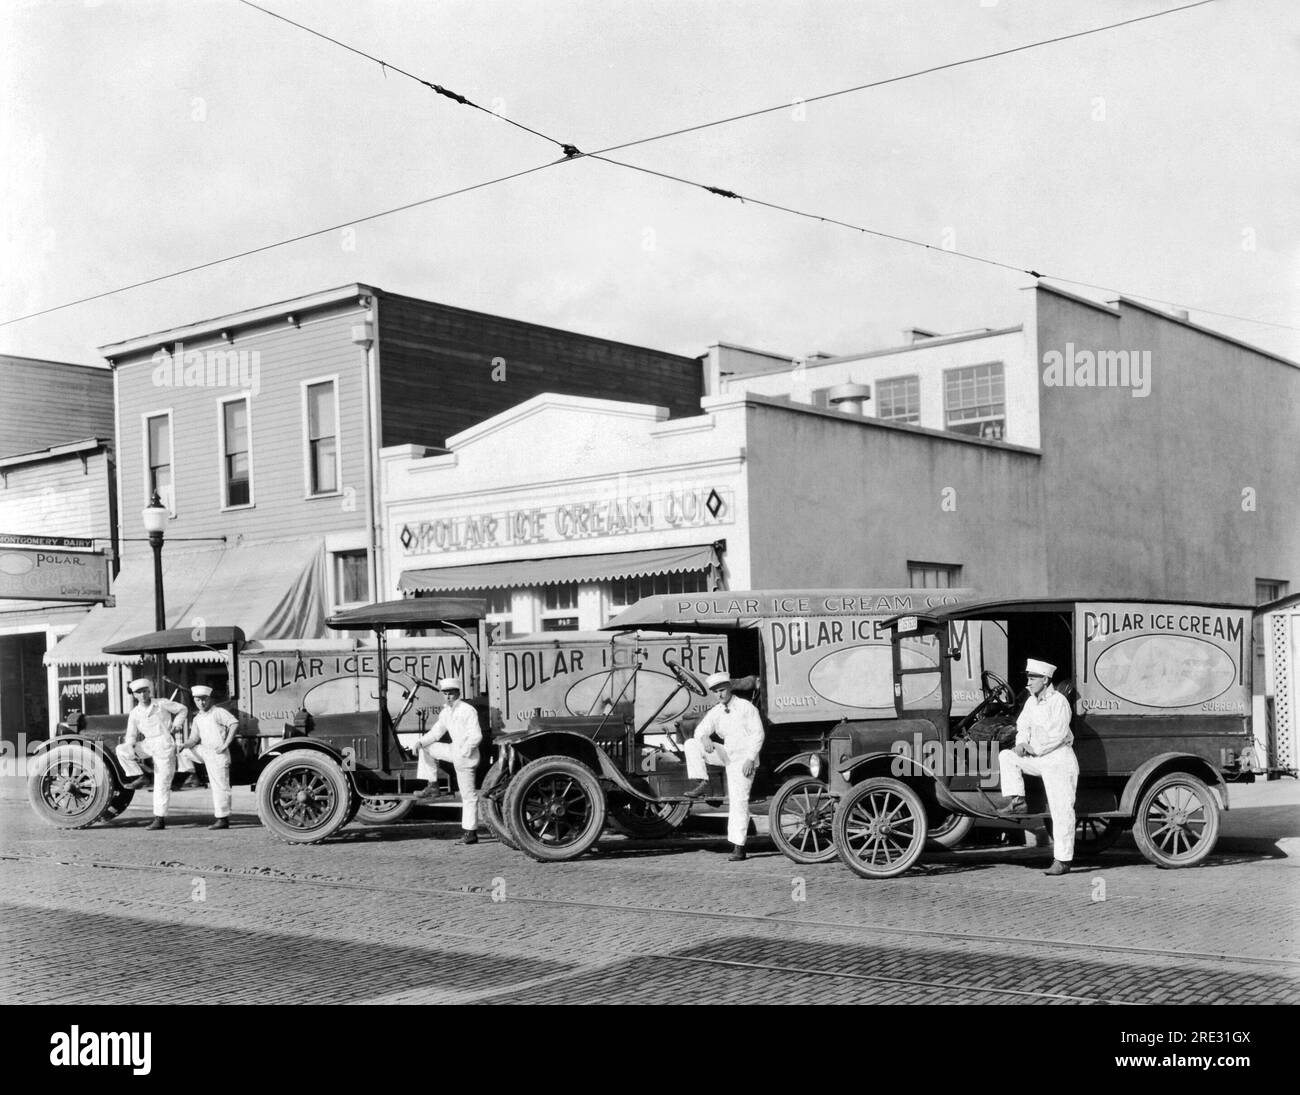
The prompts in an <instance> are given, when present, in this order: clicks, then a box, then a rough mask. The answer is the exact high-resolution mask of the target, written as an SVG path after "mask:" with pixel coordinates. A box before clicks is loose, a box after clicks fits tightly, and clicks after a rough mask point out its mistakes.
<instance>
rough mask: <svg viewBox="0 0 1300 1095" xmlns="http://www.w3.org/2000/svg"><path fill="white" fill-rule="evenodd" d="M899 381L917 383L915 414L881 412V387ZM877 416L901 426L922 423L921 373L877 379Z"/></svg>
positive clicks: (882, 404) (882, 403) (881, 419)
mask: <svg viewBox="0 0 1300 1095" xmlns="http://www.w3.org/2000/svg"><path fill="white" fill-rule="evenodd" d="M1004 379H1005V378H1004ZM899 381H903V382H905V383H908V382H910V383H911V384H913V385H915V387H916V411H915V413H914V414H913V413H912V412H908V414H907V415H906V416H902V415H886V414H883V413H882V412H881V408H882V407H883V406H884V402H883V399H884V397H883V396H882V395H881V389H882V388H883V387H884V386H885V385H886V384H897V383H898V382H899ZM1003 399H1004V402H1005V390H1004V394H1003ZM876 417H877V418H878V419H879V420H880V421H881V422H897V423H898V424H899V425H900V426H919V425H920V424H921V374H920V373H906V374H904V375H902V376H886V377H881V379H879V380H877V381H876ZM912 417H915V421H908V419H909V418H912ZM1004 417H1005V416H1004Z"/></svg>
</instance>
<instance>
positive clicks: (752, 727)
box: [682, 673, 763, 863]
mask: <svg viewBox="0 0 1300 1095" xmlns="http://www.w3.org/2000/svg"><path fill="white" fill-rule="evenodd" d="M705 684H706V686H707V687H708V689H709V691H710V692H712V693H713V694H714V695H716V696H717V697H718V703H717V704H716V705H715V706H714V707H713V708H711V709H710V710H709V712H708V714H706V715H705V716H704V718H702V719H701V720H700V724H699V726H697V727H696V728H695V736H694V737H693V738H690V739H689V740H687V741H686V742H685V744H684V745H683V747H682V748H683V751H684V752H685V753H686V774H687V775H688V776H690V778H691V779H693V780H695V781H696V783H695V785H694V786H693V787H691V788H690V789H689V790H688V791H687V792H686V797H687V798H702V797H703V796H704V795H705V794H706V793H707V792H708V789H709V778H708V769H707V767H706V766H707V765H709V764H715V765H720V766H722V767H725V768H726V770H727V839H728V840H729V841H730V842H731V847H732V852H731V862H733V863H734V862H737V861H739V860H742V859H744V858H745V838H746V837H747V836H748V835H749V790H750V788H751V787H752V786H753V785H754V773H755V772H756V771H757V770H758V754H759V751H760V750H761V749H762V748H763V720H762V719H761V718H760V717H759V714H758V708H756V707H755V706H754V705H753V704H752V703H750V702H749V701H748V700H747V699H745V698H744V697H743V696H737V695H734V694H733V693H732V685H731V677H730V675H729V674H727V673H714V674H713V675H712V676H711V677H709V679H708V680H707V681H706V682H705ZM714 738H717V739H718V743H717V744H715V743H714V740H713V739H714Z"/></svg>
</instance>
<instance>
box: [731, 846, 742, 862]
mask: <svg viewBox="0 0 1300 1095" xmlns="http://www.w3.org/2000/svg"><path fill="white" fill-rule="evenodd" d="M744 858H745V846H744V845H743V844H733V845H732V846H731V855H730V856H729V857H728V858H727V862H728V863H739V862H740V861H741V860H742V859H744Z"/></svg>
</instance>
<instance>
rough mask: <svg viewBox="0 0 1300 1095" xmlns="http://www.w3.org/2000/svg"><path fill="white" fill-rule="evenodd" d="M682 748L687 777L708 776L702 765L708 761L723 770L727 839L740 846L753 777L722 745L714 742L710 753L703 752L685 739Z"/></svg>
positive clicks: (745, 832) (746, 827) (746, 824)
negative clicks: (725, 794) (725, 781)
mask: <svg viewBox="0 0 1300 1095" xmlns="http://www.w3.org/2000/svg"><path fill="white" fill-rule="evenodd" d="M682 750H683V751H684V752H685V753H686V774H687V775H688V776H690V778H691V779H708V769H707V767H706V766H707V765H710V764H712V765H713V766H714V767H717V768H725V769H726V770H727V839H728V840H729V841H731V843H732V844H736V845H738V846H742V847H743V846H744V843H745V838H746V837H747V836H748V835H749V789H750V788H751V787H752V786H753V785H754V777H753V776H746V775H745V772H744V768H743V765H744V762H743V761H733V760H732V759H731V758H730V757H729V756H727V750H726V747H725V746H723V745H720V744H715V745H714V746H713V752H712V753H706V752H705V751H704V746H702V745H701V744H700V743H699V741H698V740H696V739H695V738H687V739H686V743H685V745H683V746H682Z"/></svg>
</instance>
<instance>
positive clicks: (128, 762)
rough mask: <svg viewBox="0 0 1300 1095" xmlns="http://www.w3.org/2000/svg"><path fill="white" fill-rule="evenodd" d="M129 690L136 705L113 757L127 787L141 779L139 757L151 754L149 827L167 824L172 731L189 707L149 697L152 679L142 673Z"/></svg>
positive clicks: (173, 746) (173, 769) (182, 721)
mask: <svg viewBox="0 0 1300 1095" xmlns="http://www.w3.org/2000/svg"><path fill="white" fill-rule="evenodd" d="M129 687H130V690H131V692H132V694H133V695H134V696H135V698H136V705H135V707H134V708H132V710H131V714H130V716H129V717H128V718H127V721H126V735H125V737H124V738H123V739H122V744H121V745H119V746H118V747H117V749H116V750H115V752H116V753H117V759H118V760H119V761H121V762H122V771H123V772H124V773H125V775H126V778H127V786H128V787H139V786H140V785H141V784H142V783H143V782H144V770H143V769H142V768H141V767H140V765H139V763H138V758H140V757H151V758H153V824H152V825H150V826H149V828H150V829H151V830H157V829H165V828H167V822H166V821H165V820H164V818H166V817H167V804H168V802H170V801H171V795H172V777H173V776H175V774H176V742H175V740H174V739H173V738H172V732H173V731H178V732H180V733H184V731H185V722H186V718H187V717H188V715H189V711H187V710H186V708H185V706H184V705H183V704H179V703H174V702H173V701H172V700H156V699H154V698H153V682H152V681H151V680H148V679H147V678H145V677H141V678H139V679H137V680H134V681H132V682H131V684H130V686H129Z"/></svg>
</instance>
